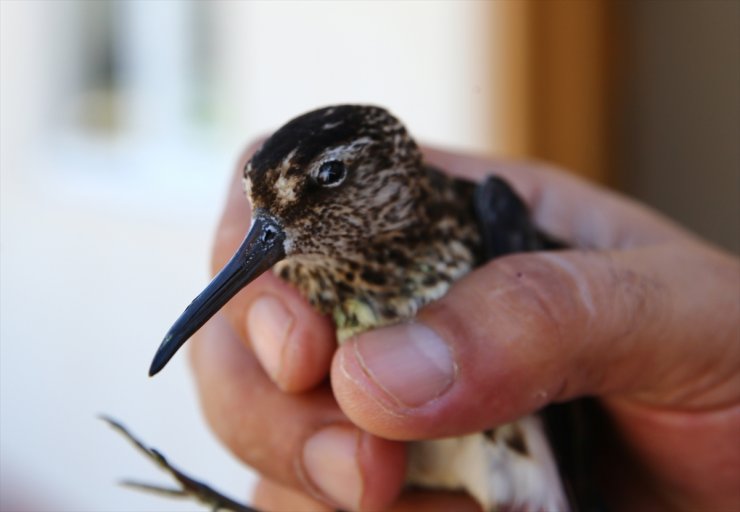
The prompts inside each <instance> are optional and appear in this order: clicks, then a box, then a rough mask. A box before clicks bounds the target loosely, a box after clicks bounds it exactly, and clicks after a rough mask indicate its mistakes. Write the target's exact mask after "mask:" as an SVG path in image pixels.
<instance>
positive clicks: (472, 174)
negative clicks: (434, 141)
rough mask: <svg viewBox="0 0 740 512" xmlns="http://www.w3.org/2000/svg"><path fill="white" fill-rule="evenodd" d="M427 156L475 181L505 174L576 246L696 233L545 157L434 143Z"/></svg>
mask: <svg viewBox="0 0 740 512" xmlns="http://www.w3.org/2000/svg"><path fill="white" fill-rule="evenodd" d="M424 156H425V158H426V159H427V160H428V161H429V162H430V163H432V164H433V165H436V166H439V167H440V168H441V169H444V170H446V171H448V172H450V173H451V174H454V175H459V176H463V177H466V178H468V179H471V180H474V181H480V180H482V179H483V178H484V177H485V176H488V175H492V174H493V175H497V176H501V177H503V178H504V179H506V180H507V181H508V182H509V183H510V184H511V185H512V186H513V187H514V189H515V190H516V191H517V192H518V193H519V194H520V195H521V197H522V198H523V199H524V201H525V202H526V203H527V204H528V205H529V207H530V209H531V212H532V217H533V219H534V221H535V223H536V224H537V225H538V226H539V227H540V228H541V229H543V230H544V231H546V232H547V233H549V234H551V235H554V236H555V237H557V238H559V239H561V240H564V241H567V242H569V243H570V244H571V245H573V246H576V247H583V248H590V249H615V248H630V247H635V246H639V245H643V244H645V243H658V242H664V241H667V240H673V239H676V238H686V239H690V238H693V236H692V235H690V234H689V233H688V232H686V231H685V230H684V229H683V228H681V227H680V226H678V225H676V224H675V223H674V222H673V221H671V220H669V219H668V218H666V217H663V216H662V215H660V214H658V213H657V212H655V211H654V210H651V209H650V208H648V207H646V206H644V205H641V204H639V203H637V202H635V201H633V200H631V199H629V198H627V197H623V196H620V195H618V194H615V193H614V192H612V191H608V190H606V189H602V188H601V187H598V186H596V185H594V184H591V183H588V182H586V181H584V180H582V179H579V178H578V177H576V176H574V175H572V174H570V173H568V172H567V171H564V170H562V169H556V168H553V167H552V166H549V165H547V164H544V163H541V162H534V161H524V160H521V161H517V160H502V159H490V158H484V157H480V156H473V155H468V154H460V153H454V152H449V151H440V150H437V149H433V148H425V149H424Z"/></svg>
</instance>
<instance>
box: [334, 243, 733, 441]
mask: <svg viewBox="0 0 740 512" xmlns="http://www.w3.org/2000/svg"><path fill="white" fill-rule="evenodd" d="M693 269H695V270H693ZM738 271H739V269H738V265H737V263H736V262H735V261H732V260H730V259H729V258H723V257H721V256H719V255H718V254H708V253H706V252H700V251H697V250H695V249H692V248H691V247H689V246H686V245H669V244H666V245H659V246H655V247H647V248H643V249H636V250H632V251H621V252H611V253H597V252H580V251H568V252H560V253H538V254H531V255H515V256H510V257H506V258H501V259H499V260H496V261H493V262H492V263H490V264H489V265H487V266H485V267H484V268H482V269H480V270H478V271H476V272H474V273H472V274H471V275H469V276H467V277H466V278H464V279H463V280H462V281H461V282H460V283H458V284H457V285H455V286H453V287H452V289H451V290H450V292H449V293H448V294H447V295H446V296H445V297H444V298H442V299H441V300H439V301H438V302H436V303H433V304H432V305H430V306H429V307H427V308H425V309H424V310H423V311H422V312H421V314H420V315H419V318H418V321H417V322H415V323H412V324H407V325H401V326H395V327H389V328H385V329H380V330H376V331H372V332H369V333H367V334H364V335H361V336H359V337H358V338H356V339H353V340H351V341H348V342H347V343H346V344H344V345H343V346H342V347H341V348H340V349H339V351H338V354H337V356H336V357H335V359H334V364H333V368H332V384H333V388H334V392H335V395H336V397H337V399H338V401H339V403H340V405H341V407H342V409H343V410H344V411H345V413H347V414H348V416H349V417H350V418H351V419H352V421H353V422H354V423H355V424H357V425H359V426H360V427H361V428H363V429H366V430H368V431H370V432H373V433H375V434H377V435H381V436H384V437H388V438H392V439H411V438H419V437H438V436H446V435H457V434H461V433H465V432H471V431H476V430H481V429H484V428H487V427H489V426H492V425H496V424H500V423H504V422H507V421H511V420H513V419H515V418H518V417H520V416H523V415H524V414H526V413H528V412H531V411H534V410H537V409H539V408H540V407H542V406H543V405H545V404H547V403H549V402H552V401H561V400H567V399H570V398H574V397H577V396H581V395H591V394H597V395H616V394H619V395H622V396H631V397H634V398H639V399H640V400H642V401H646V402H650V403H652V404H656V405H661V406H664V407H671V406H675V405H677V404H682V405H683V406H684V407H691V406H692V404H694V405H696V407H714V406H721V405H724V404H726V403H728V402H729V401H731V400H735V399H737V389H740V387H739V386H740V377H738V374H737V372H736V371H735V370H736V368H737V365H738V364H740V346H738V344H737V343H735V342H734V341H733V336H736V332H737V328H738V325H737V314H736V311H737V307H738V299H737V296H736V295H737V283H738V277H737V276H738ZM698 274H701V279H697V278H696V276H697V275H698ZM728 283H730V284H729V285H728ZM701 297H712V301H711V304H710V303H709V302H710V301H704V300H702V299H700V298H701ZM717 304H724V305H725V307H724V308H722V307H719V308H718V307H717V306H716V305H717ZM705 325H714V326H717V332H716V333H715V334H716V336H715V337H713V338H712V339H711V340H709V339H707V340H706V341H705V343H704V344H698V343H696V342H695V340H697V339H703V338H704V337H703V335H702V329H704V327H702V326H705ZM716 354H723V355H724V358H723V361H717V357H716ZM686 361H690V362H691V364H687V363H686ZM709 369H711V370H709Z"/></svg>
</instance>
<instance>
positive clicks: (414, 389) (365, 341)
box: [353, 323, 457, 407]
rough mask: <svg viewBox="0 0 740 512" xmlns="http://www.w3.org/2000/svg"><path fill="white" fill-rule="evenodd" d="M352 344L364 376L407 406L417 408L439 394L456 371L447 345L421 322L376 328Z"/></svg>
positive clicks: (443, 390) (451, 379) (445, 389)
mask: <svg viewBox="0 0 740 512" xmlns="http://www.w3.org/2000/svg"><path fill="white" fill-rule="evenodd" d="M353 343H354V348H355V355H356V357H357V360H358V362H359V363H360V365H361V366H362V367H363V369H364V370H365V372H366V374H367V375H368V377H370V378H371V379H372V380H373V381H374V382H375V383H376V384H377V385H378V386H380V387H381V388H382V389H383V390H385V392H386V393H388V395H390V396H391V398H393V399H395V400H396V401H397V402H399V403H400V404H402V405H405V406H408V407H419V406H421V405H423V404H425V403H427V402H429V401H430V400H433V399H435V398H437V397H438V396H440V395H441V394H442V393H444V392H445V391H447V390H448V389H449V388H450V386H451V385H452V382H453V381H454V380H455V375H456V374H457V367H456V365H455V362H454V360H453V358H452V352H451V350H450V348H449V347H448V346H447V344H446V343H445V342H444V341H443V340H442V338H440V337H439V335H438V334H437V333H436V332H434V331H433V330H432V329H430V328H429V327H427V326H425V325H423V324H416V323H410V324H402V325H397V326H394V327H386V328H384V329H376V330H374V331H370V332H368V333H365V334H362V335H361V336H359V337H358V338H356V339H355V340H354V341H353Z"/></svg>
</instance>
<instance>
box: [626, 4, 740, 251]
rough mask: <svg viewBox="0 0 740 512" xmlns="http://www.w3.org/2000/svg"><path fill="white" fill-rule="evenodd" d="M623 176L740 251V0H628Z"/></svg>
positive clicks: (631, 189) (636, 191) (631, 188)
mask: <svg viewBox="0 0 740 512" xmlns="http://www.w3.org/2000/svg"><path fill="white" fill-rule="evenodd" d="M626 10H627V12H626V13H625V22H626V25H627V27H628V29H629V30H628V32H627V34H626V36H627V41H626V44H627V48H628V52H627V59H628V62H629V63H630V66H631V67H630V71H631V72H630V73H629V74H628V75H627V76H626V83H625V92H624V95H625V105H626V112H624V114H625V117H624V119H623V123H624V124H623V125H622V131H623V136H624V139H623V140H622V141H621V143H622V147H621V153H622V155H621V158H620V160H621V161H620V164H621V165H622V167H623V174H622V176H621V177H619V178H620V179H619V181H621V182H622V184H623V186H624V187H625V190H626V191H627V192H628V193H630V194H631V195H634V196H636V197H637V198H638V199H641V200H643V201H646V202H648V203H649V204H652V205H654V206H655V207H657V208H659V209H660V210H662V211H664V212H666V213H668V214H669V215H670V216H672V217H673V218H675V219H676V220H678V221H679V222H681V223H682V224H684V225H685V226H687V227H688V228H690V229H692V230H694V231H696V232H697V233H700V234H702V235H703V236H704V237H706V238H708V239H709V240H712V241H713V242H715V243H718V244H720V245H722V246H724V247H726V248H728V249H730V250H732V251H734V252H735V253H738V254H740V2H737V1H729V2H724V1H708V2H670V1H652V2H628V3H626Z"/></svg>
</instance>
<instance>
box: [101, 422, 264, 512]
mask: <svg viewBox="0 0 740 512" xmlns="http://www.w3.org/2000/svg"><path fill="white" fill-rule="evenodd" d="M100 419H101V420H103V421H104V422H106V423H107V424H108V425H110V426H111V427H112V428H113V429H114V430H117V431H118V432H120V433H121V435H123V436H124V437H125V438H126V439H128V441H129V442H130V443H131V444H133V445H134V446H135V447H136V448H137V449H138V450H139V451H140V452H142V453H143V454H144V455H146V456H147V458H148V459H150V460H151V461H153V462H154V463H155V464H156V465H157V466H159V467H160V468H162V469H163V470H165V471H166V472H168V473H169V474H170V475H171V476H172V477H173V478H174V479H175V480H177V482H179V483H180V485H181V486H182V488H181V489H172V488H167V487H159V486H157V485H151V484H145V483H140V482H132V481H124V482H122V485H125V486H126V487H131V488H134V489H137V490H141V491H146V492H153V493H157V494H160V495H164V496H168V497H172V498H180V497H190V498H193V499H195V500H197V501H199V502H200V503H203V504H204V505H208V506H210V507H211V508H212V510H214V511H217V510H230V511H232V512H260V511H259V510H257V509H255V508H252V507H250V506H248V505H243V504H241V503H239V502H237V501H234V500H232V499H231V498H228V497H226V496H224V495H223V494H221V493H219V492H218V491H216V490H215V489H213V488H212V487H210V486H208V485H206V484H204V483H202V482H200V481H198V480H195V479H194V478H192V477H190V476H188V475H186V474H185V473H183V472H182V471H180V470H179V469H177V468H175V467H174V466H172V465H171V464H170V463H169V462H168V461H167V459H166V458H165V456H164V455H162V454H161V453H160V452H159V451H158V450H156V449H155V448H150V447H147V446H146V445H145V444H144V443H142V442H141V441H139V440H138V439H137V438H136V437H135V436H134V435H133V434H132V433H131V432H129V431H128V429H127V428H126V427H124V426H123V425H122V424H121V423H120V422H118V421H116V420H114V419H113V418H111V417H109V416H105V415H101V416H100Z"/></svg>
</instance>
